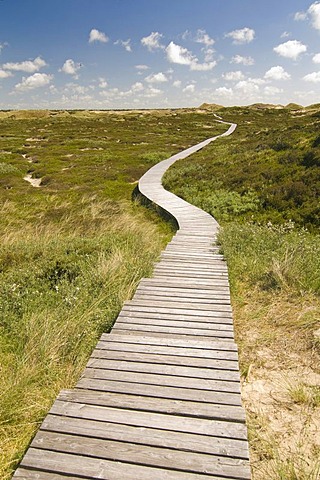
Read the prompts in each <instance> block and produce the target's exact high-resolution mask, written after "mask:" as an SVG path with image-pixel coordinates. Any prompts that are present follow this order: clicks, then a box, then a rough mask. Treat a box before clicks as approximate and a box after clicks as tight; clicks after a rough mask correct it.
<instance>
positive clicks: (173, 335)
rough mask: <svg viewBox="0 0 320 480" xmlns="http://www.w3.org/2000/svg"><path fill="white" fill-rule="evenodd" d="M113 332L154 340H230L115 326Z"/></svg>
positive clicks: (219, 337) (212, 336)
mask: <svg viewBox="0 0 320 480" xmlns="http://www.w3.org/2000/svg"><path fill="white" fill-rule="evenodd" d="M113 331H114V333H116V334H118V335H128V333H129V332H130V335H133V336H140V335H149V336H151V337H155V338H166V339H167V338H172V339H173V340H177V339H181V338H182V339H186V340H189V338H198V339H199V340H211V339H213V340H221V341H228V340H230V337H225V336H223V335H218V336H216V335H207V334H205V335H201V334H200V333H199V335H193V336H192V335H189V334H188V333H187V332H183V333H172V332H155V331H151V330H150V329H141V330H130V331H129V330H128V329H122V328H118V327H117V326H115V327H113Z"/></svg>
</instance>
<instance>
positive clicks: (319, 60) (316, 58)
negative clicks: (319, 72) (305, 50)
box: [312, 53, 320, 63]
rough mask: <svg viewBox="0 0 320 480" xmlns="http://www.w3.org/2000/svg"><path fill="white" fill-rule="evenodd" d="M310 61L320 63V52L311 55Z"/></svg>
mask: <svg viewBox="0 0 320 480" xmlns="http://www.w3.org/2000/svg"><path fill="white" fill-rule="evenodd" d="M312 61H313V63H320V53H316V54H315V55H314V56H313V57H312Z"/></svg>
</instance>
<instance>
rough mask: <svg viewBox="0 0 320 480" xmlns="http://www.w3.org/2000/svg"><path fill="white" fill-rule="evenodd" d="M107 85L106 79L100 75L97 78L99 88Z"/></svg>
mask: <svg viewBox="0 0 320 480" xmlns="http://www.w3.org/2000/svg"><path fill="white" fill-rule="evenodd" d="M107 86H108V82H107V80H106V79H105V78H103V77H100V78H99V87H100V88H107Z"/></svg>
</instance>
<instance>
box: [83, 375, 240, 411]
mask: <svg viewBox="0 0 320 480" xmlns="http://www.w3.org/2000/svg"><path fill="white" fill-rule="evenodd" d="M77 388H81V389H86V390H96V391H101V392H114V393H126V394H128V395H141V396H147V397H156V398H168V399H172V400H190V401H192V402H193V401H195V402H204V403H215V404H217V405H235V406H240V405H241V397H240V394H239V393H227V392H216V391H214V390H211V391H210V390H197V389H191V388H189V389H188V388H181V387H171V386H163V385H162V386H161V385H151V384H149V385H148V384H139V383H130V382H122V381H119V380H118V381H117V380H105V379H104V380H100V379H92V378H81V379H80V380H79V382H78V383H77ZM214 414H215V412H212V416H213V418H214ZM219 414H220V413H219ZM219 418H220V417H219Z"/></svg>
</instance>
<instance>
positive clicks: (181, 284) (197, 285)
mask: <svg viewBox="0 0 320 480" xmlns="http://www.w3.org/2000/svg"><path fill="white" fill-rule="evenodd" d="M140 285H152V286H154V287H157V286H160V287H166V286H168V287H172V288H184V289H188V290H199V289H200V290H207V291H210V292H225V293H228V294H230V289H229V283H228V282H223V283H221V281H220V280H219V281H215V282H211V281H210V282H208V281H202V282H199V281H197V282H194V281H192V280H186V279H181V280H180V281H179V280H176V279H170V278H163V277H162V278H156V277H151V278H146V279H143V280H141V282H140Z"/></svg>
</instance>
